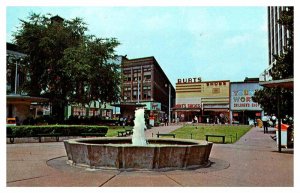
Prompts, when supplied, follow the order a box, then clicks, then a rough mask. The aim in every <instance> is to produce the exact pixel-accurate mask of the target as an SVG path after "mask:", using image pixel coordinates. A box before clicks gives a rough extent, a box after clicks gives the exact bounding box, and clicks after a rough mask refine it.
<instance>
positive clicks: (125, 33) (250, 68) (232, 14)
mask: <svg viewBox="0 0 300 193" xmlns="http://www.w3.org/2000/svg"><path fill="white" fill-rule="evenodd" d="M6 11H7V13H6V27H7V28H6V41H8V42H11V40H12V37H11V34H12V32H14V31H16V29H17V28H16V27H17V26H19V24H20V22H19V19H26V18H27V17H28V16H29V13H30V12H34V13H42V14H46V13H51V14H52V15H57V14H58V15H60V16H61V17H63V18H66V19H72V18H75V17H81V18H83V20H84V21H85V22H86V23H87V24H88V28H89V31H88V33H89V34H94V35H96V36H97V37H103V38H110V37H115V38H117V39H118V40H119V41H120V43H121V45H120V46H119V47H118V48H117V54H119V55H127V57H128V58H129V59H132V58H140V57H147V56H154V57H155V58H156V60H157V61H158V63H159V64H160V66H161V67H162V69H163V70H164V71H165V73H166V75H167V76H168V78H169V79H170V81H171V83H172V84H173V85H174V86H175V83H176V82H177V79H178V78H190V77H191V78H193V77H202V80H203V81H211V80H230V81H243V80H244V78H245V77H258V76H259V74H260V73H261V72H263V70H264V69H265V68H266V67H267V66H268V45H267V44H268V41H267V8H266V7H265V6H251V7H237V6H232V7H230V6H226V7H225V6H223V7H222V6H214V7H205V6H199V7H191V6H187V7H182V6H175V7H174V6H173V7H171V6H161V7H159V6H156V7H149V6H147V7H136V6H135V7H124V6H123V7H109V6H102V7H96V6H95V7H88V6H85V7H83V6H81V7H70V6H68V7H59V6H57V7H45V6H44V7H37V6H34V7H28V6H27V7H16V6H13V7H12V6H8V7H6Z"/></svg>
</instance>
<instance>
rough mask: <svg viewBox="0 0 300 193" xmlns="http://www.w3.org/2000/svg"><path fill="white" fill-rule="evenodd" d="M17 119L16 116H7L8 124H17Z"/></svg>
mask: <svg viewBox="0 0 300 193" xmlns="http://www.w3.org/2000/svg"><path fill="white" fill-rule="evenodd" d="M16 125H17V121H16V118H7V119H6V126H16Z"/></svg>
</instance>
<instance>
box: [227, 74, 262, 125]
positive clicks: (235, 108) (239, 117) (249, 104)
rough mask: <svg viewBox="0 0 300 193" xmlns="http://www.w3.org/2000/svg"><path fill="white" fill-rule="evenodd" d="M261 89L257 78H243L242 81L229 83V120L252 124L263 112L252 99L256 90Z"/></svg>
mask: <svg viewBox="0 0 300 193" xmlns="http://www.w3.org/2000/svg"><path fill="white" fill-rule="evenodd" d="M259 89H262V87H261V86H260V85H259V79H258V78H256V79H247V78H246V79H245V80H244V82H231V83H230V120H231V123H233V124H234V123H236V124H254V120H256V119H258V118H259V119H261V117H262V115H263V112H262V109H261V107H260V105H259V104H258V103H256V102H253V101H252V96H253V95H254V92H255V91H256V90H259Z"/></svg>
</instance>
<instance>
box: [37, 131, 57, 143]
mask: <svg viewBox="0 0 300 193" xmlns="http://www.w3.org/2000/svg"><path fill="white" fill-rule="evenodd" d="M61 135H62V134H61V133H42V134H37V137H38V138H39V142H40V143H41V142H42V137H55V139H56V141H59V136H61Z"/></svg>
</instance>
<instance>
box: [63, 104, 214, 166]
mask: <svg viewBox="0 0 300 193" xmlns="http://www.w3.org/2000/svg"><path fill="white" fill-rule="evenodd" d="M145 127H146V126H145V120H144V109H138V110H136V112H135V120H134V128H133V135H132V139H130V138H128V137H104V138H103V137H100V138H82V139H69V140H65V141H64V145H65V149H66V152H67V157H68V161H67V162H68V164H70V165H75V166H83V167H90V168H113V169H150V170H153V169H154V170H155V169H170V168H172V169H189V168H199V167H204V166H207V165H208V164H209V163H210V162H209V159H208V158H209V155H210V152H211V148H212V143H210V142H207V141H198V140H189V139H184V140H183V139H171V138H150V139H147V140H146V138H145V133H144V129H145Z"/></svg>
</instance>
